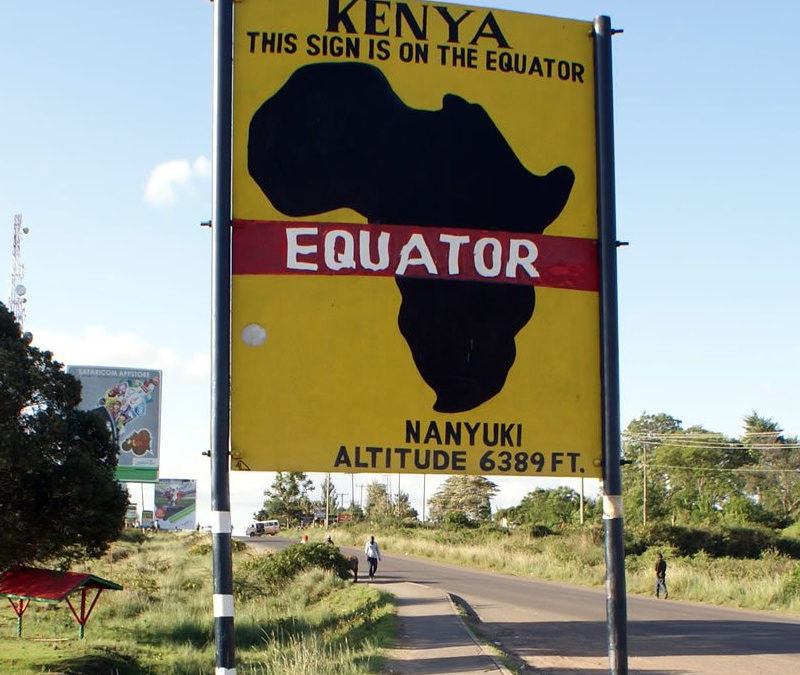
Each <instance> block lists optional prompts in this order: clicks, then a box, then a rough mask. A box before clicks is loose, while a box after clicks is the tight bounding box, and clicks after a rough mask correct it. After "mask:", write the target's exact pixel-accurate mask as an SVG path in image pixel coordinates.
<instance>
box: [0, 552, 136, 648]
mask: <svg viewBox="0 0 800 675" xmlns="http://www.w3.org/2000/svg"><path fill="white" fill-rule="evenodd" d="M106 589H108V590H112V591H121V590H122V586H120V585H119V584H115V583H114V582H113V581H108V580H106V579H101V578H100V577H96V576H94V575H93V574H83V573H80V572H59V571H57V570H42V569H36V568H34V567H21V566H19V567H12V568H11V569H10V570H7V571H6V572H4V573H3V575H2V576H1V577H0V597H6V598H8V601H9V602H10V603H11V606H12V607H13V608H14V613H15V614H16V615H17V636H18V637H19V636H21V635H22V615H23V614H24V613H25V610H26V609H27V608H28V605H29V604H30V601H31V600H35V601H36V602H49V603H57V602H61V600H66V601H67V604H68V605H69V608H70V610H71V611H72V615H73V616H74V617H75V620H76V621H77V622H78V625H79V626H80V628H79V629H78V635H79V637H81V638H82V637H83V629H84V626H85V625H86V622H87V621H88V620H89V615H90V614H91V613H92V610H93V609H94V606H95V605H96V604H97V600H98V598H99V597H100V593H102V592H103V591H104V590H106ZM91 590H94V591H95V594H94V598H92V600H91V602H90V603H89V604H88V607H87V594H88V593H89V592H90V591H91ZM77 592H80V595H81V601H80V608H79V609H76V608H75V606H74V605H73V604H72V600H71V599H70V597H69V596H70V595H72V594H73V593H77Z"/></svg>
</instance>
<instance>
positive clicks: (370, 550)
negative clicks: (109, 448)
mask: <svg viewBox="0 0 800 675" xmlns="http://www.w3.org/2000/svg"><path fill="white" fill-rule="evenodd" d="M364 554H365V555H366V556H367V563H369V578H370V579H374V578H375V572H377V571H378V561H379V560H380V559H381V550H380V548H378V542H377V541H375V537H374V536H371V537H370V538H369V541H368V542H367V545H366V546H365V547H364Z"/></svg>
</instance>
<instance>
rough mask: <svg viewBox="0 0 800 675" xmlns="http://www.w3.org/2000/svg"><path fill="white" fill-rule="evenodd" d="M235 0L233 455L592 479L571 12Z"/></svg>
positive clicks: (582, 43)
mask: <svg viewBox="0 0 800 675" xmlns="http://www.w3.org/2000/svg"><path fill="white" fill-rule="evenodd" d="M234 7H235V14H234V23H235V29H234V30H235V36H234V136H233V149H234V152H233V157H234V166H233V215H234V230H233V282H232V283H233V291H232V292H233V296H232V307H233V319H232V335H233V338H232V340H233V344H232V360H233V362H232V381H231V391H232V407H231V411H232V453H233V466H234V468H237V469H253V470H280V471H293V470H297V471H341V472H353V471H364V472H378V473H386V472H393V473H397V472H407V473H446V474H457V473H466V474H495V475H541V476H587V477H596V476H599V475H600V459H601V393H600V356H599V353H600V347H599V344H600V338H599V303H598V279H597V260H596V259H597V251H596V239H597V225H596V195H595V190H596V179H595V135H594V134H595V131H594V81H593V65H592V46H593V42H592V39H591V34H592V27H591V24H590V23H586V22H578V21H571V20H564V19H556V18H552V17H542V16H533V15H526V14H518V13H512V12H500V11H492V10H487V9H480V8H470V7H464V6H457V5H450V4H437V5H430V4H423V3H419V2H393V1H389V0H386V1H377V0H303V1H302V2H298V1H297V0H242V2H239V3H237V4H235V6H234Z"/></svg>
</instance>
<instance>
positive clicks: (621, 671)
mask: <svg viewBox="0 0 800 675" xmlns="http://www.w3.org/2000/svg"><path fill="white" fill-rule="evenodd" d="M613 33H614V31H613V30H612V29H611V19H610V18H609V17H607V16H598V17H595V20H594V66H595V101H596V103H595V124H596V131H597V216H598V229H599V239H600V323H601V331H600V335H601V338H600V340H601V349H602V354H601V356H602V359H601V360H602V384H603V396H602V398H603V525H604V528H603V529H604V534H605V537H604V541H605V547H604V548H605V559H606V616H607V622H608V658H609V670H610V673H611V675H627V673H628V635H627V608H626V598H625V545H624V539H623V521H622V472H621V470H620V456H621V448H620V422H619V416H620V413H619V330H618V325H617V233H616V204H615V196H614V195H615V185H614V104H613V93H612V92H613V89H612V77H611V36H612V34H613Z"/></svg>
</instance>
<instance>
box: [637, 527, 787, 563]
mask: <svg viewBox="0 0 800 675" xmlns="http://www.w3.org/2000/svg"><path fill="white" fill-rule="evenodd" d="M625 537H626V538H625V549H626V552H627V553H633V554H636V555H639V554H641V553H642V552H643V551H644V550H645V549H646V548H648V547H669V548H673V549H674V550H675V551H676V552H677V553H679V554H680V555H685V556H692V555H695V554H696V553H699V552H700V551H705V552H706V553H708V554H709V555H710V556H712V557H715V558H723V557H726V556H727V557H730V558H759V557H760V556H761V553H762V552H763V551H765V550H767V549H774V550H776V551H778V552H780V553H783V554H784V555H787V556H790V557H792V558H800V541H797V540H794V539H789V538H786V537H781V536H780V535H779V534H778V533H776V532H775V531H773V530H769V529H767V528H763V527H728V528H722V529H719V528H694V527H681V526H677V525H665V526H662V527H658V528H652V529H647V530H643V531H642V530H640V531H639V532H638V533H637V534H630V533H628V532H626V534H625Z"/></svg>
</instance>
